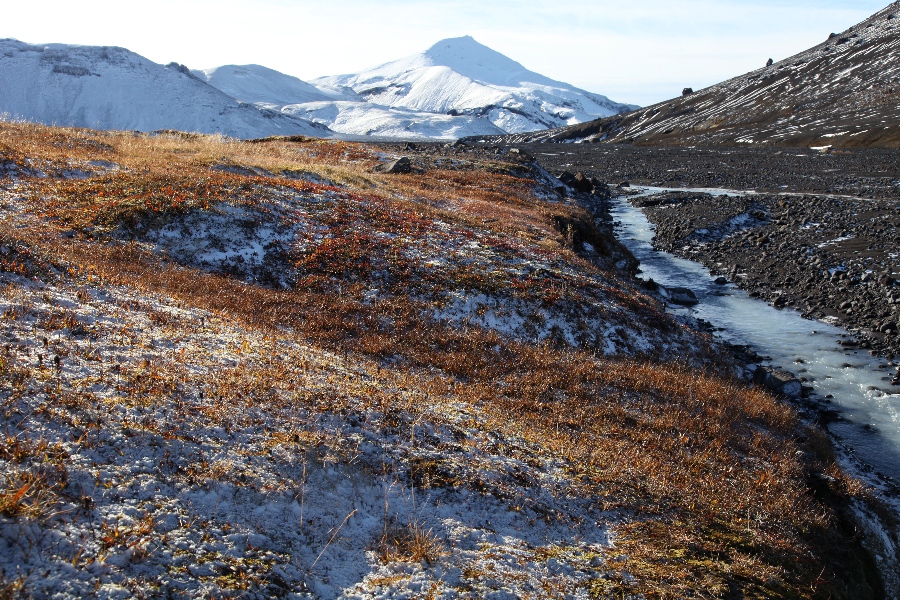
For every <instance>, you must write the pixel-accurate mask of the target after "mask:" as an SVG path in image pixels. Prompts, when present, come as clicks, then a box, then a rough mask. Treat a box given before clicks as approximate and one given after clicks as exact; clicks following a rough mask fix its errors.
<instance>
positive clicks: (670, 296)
mask: <svg viewBox="0 0 900 600" xmlns="http://www.w3.org/2000/svg"><path fill="white" fill-rule="evenodd" d="M659 291H660V294H662V296H663V297H664V298H665V299H666V300H668V301H669V302H671V303H672V304H677V305H679V306H695V305H697V304H700V300H698V299H697V295H696V294H695V293H694V292H693V290H689V289H688V288H685V287H670V288H664V287H660V288H659Z"/></svg>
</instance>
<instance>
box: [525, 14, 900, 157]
mask: <svg viewBox="0 0 900 600" xmlns="http://www.w3.org/2000/svg"><path fill="white" fill-rule="evenodd" d="M823 37H824V36H823ZM510 139H511V140H512V141H514V142H517V143H520V142H525V141H584V142H613V143H615V142H624V143H635V144H643V145H698V146H702V145H711V144H728V145H737V144H767V145H773V144H774V145H785V146H814V147H815V146H835V147H866V146H881V147H898V146H900V4H898V3H896V2H895V3H892V4H891V5H890V6H888V7H887V8H885V9H884V10H882V11H880V12H879V13H877V14H876V15H874V16H872V17H871V18H869V19H867V20H866V21H864V22H862V23H860V24H859V25H856V26H854V27H851V28H850V29H848V30H847V31H844V32H842V33H838V34H831V35H830V36H828V39H827V40H825V41H823V42H822V43H821V44H819V45H818V46H816V47H814V48H811V49H809V50H807V51H805V52H802V53H800V54H797V55H796V56H792V57H790V58H788V59H786V60H783V61H780V62H777V63H773V64H770V65H768V66H765V67H762V68H760V69H758V70H756V71H753V72H751V73H747V74H745V75H741V76H740V77H735V78H734V79H731V80H728V81H725V82H723V83H720V84H718V85H714V86H712V87H709V88H706V89H704V90H700V91H696V92H693V91H690V90H688V89H686V90H685V94H684V95H683V96H682V97H680V98H676V99H673V100H669V101H667V102H662V103H660V104H656V105H654V106H649V107H646V108H642V109H640V110H637V111H634V112H632V113H629V114H627V115H624V116H616V117H612V118H607V119H602V120H598V121H593V122H591V123H585V124H581V125H575V126H572V127H565V128H560V129H556V130H553V131H547V132H541V133H538V134H533V135H527V136H514V137H512V138H510Z"/></svg>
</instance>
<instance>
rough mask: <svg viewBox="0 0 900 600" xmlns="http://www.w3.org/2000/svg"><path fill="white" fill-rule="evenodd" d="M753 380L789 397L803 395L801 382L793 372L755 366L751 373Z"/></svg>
mask: <svg viewBox="0 0 900 600" xmlns="http://www.w3.org/2000/svg"><path fill="white" fill-rule="evenodd" d="M753 382H754V383H756V384H759V385H763V386H765V387H767V388H768V389H769V390H771V391H772V392H774V393H776V394H780V395H782V396H787V397H789V398H799V397H800V396H802V395H803V384H802V383H800V380H798V379H797V378H796V377H795V376H794V374H793V373H789V372H788V371H783V370H781V369H770V368H767V367H757V369H756V372H755V373H754V374H753Z"/></svg>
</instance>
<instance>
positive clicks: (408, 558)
mask: <svg viewBox="0 0 900 600" xmlns="http://www.w3.org/2000/svg"><path fill="white" fill-rule="evenodd" d="M0 144H2V145H0V164H5V165H9V167H8V168H5V171H4V173H5V174H4V175H3V178H2V179H0V219H2V221H3V231H2V232H0V407H2V410H3V412H2V418H3V427H2V429H0V431H2V434H0V474H2V478H0V595H2V596H11V597H16V596H20V597H39V598H40V597H48V598H49V597H53V598H76V597H85V596H91V595H95V596H97V597H101V598H113V597H131V596H135V597H176V598H187V597H206V596H209V597H235V598H236V597H250V598H267V597H295V598H340V597H345V598H428V597H431V598H559V597H568V598H622V597H630V598H639V597H643V598H650V597H699V598H713V597H722V596H723V595H725V594H729V593H741V594H745V595H746V596H755V597H764V596H770V597H771V596H773V595H774V596H776V597H777V596H778V595H779V594H780V595H782V596H791V597H801V598H804V597H814V596H815V595H816V594H818V595H827V594H831V593H832V592H833V591H835V593H838V592H840V593H845V594H849V595H852V594H853V593H855V591H859V590H864V589H866V588H865V586H867V585H869V583H868V582H867V580H866V578H865V572H864V568H863V566H860V565H862V563H861V562H856V563H853V564H851V565H850V566H849V567H848V565H847V563H846V557H847V556H848V553H849V554H850V555H852V556H857V557H858V556H860V555H858V554H853V553H854V552H857V551H859V550H858V544H857V543H856V542H855V541H854V540H852V539H850V538H848V537H847V536H846V534H845V533H843V530H842V529H841V528H840V526H839V525H838V524H839V523H840V522H841V521H840V513H839V512H838V511H837V509H835V506H836V505H837V504H838V500H847V502H849V500H850V499H853V500H854V501H856V502H858V503H859V504H858V505H859V506H866V507H872V506H874V507H876V508H877V506H878V504H877V498H874V496H873V492H872V491H871V490H867V489H865V488H864V487H863V486H861V485H860V484H859V483H858V482H856V481H855V480H853V479H851V478H849V477H848V476H847V475H845V474H844V473H842V472H841V471H840V470H839V469H838V468H837V466H836V465H835V463H834V461H833V459H832V458H829V456H831V455H830V454H829V447H828V444H827V440H825V441H823V439H822V438H821V437H819V436H817V434H816V432H815V431H814V430H808V429H806V428H803V427H801V426H800V425H799V423H798V421H797V418H796V415H795V414H794V413H793V411H792V410H791V409H790V408H788V407H787V406H785V405H784V404H782V403H780V402H778V401H777V400H776V399H774V398H772V397H771V396H769V395H768V394H767V393H765V392H763V391H761V390H759V389H748V388H747V387H746V386H744V385H743V384H741V383H740V382H737V381H735V380H734V379H732V378H731V377H730V376H729V375H728V373H729V371H728V370H729V369H731V368H733V367H734V365H733V364H731V363H730V361H729V360H728V357H727V356H723V355H720V353H719V350H718V349H717V347H716V345H715V343H714V342H713V341H712V340H711V339H709V338H708V337H706V336H704V335H702V334H700V333H698V332H697V331H695V330H694V329H692V326H691V324H690V322H688V321H686V320H685V321H681V322H677V321H675V320H673V319H672V318H671V317H669V316H667V315H666V314H665V312H664V311H663V310H662V306H661V304H660V303H659V302H658V301H656V300H653V299H652V298H649V297H647V296H646V295H644V294H643V293H641V292H640V291H639V290H638V289H637V288H636V287H635V286H634V284H633V282H632V281H631V280H630V279H629V278H628V277H627V276H626V275H625V274H623V273H621V272H619V271H617V269H616V267H615V264H616V262H618V260H619V258H618V257H617V256H616V255H615V253H614V251H613V250H611V248H612V246H607V245H604V244H606V242H604V240H603V239H601V238H599V237H598V236H599V235H600V234H599V233H598V232H596V231H595V230H592V229H591V227H590V224H591V223H592V220H591V218H590V215H589V214H587V212H586V210H585V209H584V208H583V207H581V206H579V205H578V203H577V202H575V200H573V198H571V197H564V196H560V195H558V194H556V191H555V190H553V189H551V188H549V187H548V186H547V185H545V184H544V183H540V182H539V181H536V180H535V177H534V173H535V170H533V169H531V168H530V167H529V166H528V164H527V162H523V161H518V162H514V163H504V162H500V161H498V160H497V159H494V158H491V159H490V160H486V159H480V160H470V159H465V160H462V159H460V157H458V156H454V157H453V159H452V160H445V159H446V158H447V157H446V156H441V157H439V158H436V159H433V160H432V159H421V162H417V163H416V165H415V167H416V168H417V169H418V172H414V173H410V174H408V175H391V174H383V173H376V172H374V170H373V168H374V167H375V165H377V164H378V162H379V161H380V160H382V159H383V158H385V155H383V154H382V153H380V152H378V151H375V150H373V149H371V148H367V147H362V146H356V145H351V144H345V143H340V142H322V141H310V140H297V139H273V140H267V141H264V142H261V143H241V142H235V141H229V140H225V139H222V138H204V137H197V136H183V135H180V134H166V135H158V136H152V137H151V136H147V137H142V136H134V135H131V134H116V133H102V132H99V133H98V132H86V131H75V130H65V129H52V128H44V127H39V126H33V125H21V124H15V125H14V124H4V123H0ZM417 160H419V159H418V158H417ZM100 161H105V162H102V163H101V162H100ZM110 165H115V167H116V168H111V167H110ZM222 165H227V168H222ZM76 170H77V171H78V172H79V175H78V176H73V175H72V173H73V172H75V171H76ZM290 173H293V174H305V175H301V176H299V177H292V176H289V175H288V174H290ZM536 187H537V188H538V189H539V190H540V192H539V193H538V192H535V188H536ZM547 198H552V199H553V201H552V202H551V201H548V200H547ZM563 224H568V226H567V227H562V226H561V225H563ZM575 225H577V226H578V227H579V228H580V229H578V231H580V232H581V233H579V235H583V236H584V240H583V241H584V242H585V243H584V244H576V243H574V242H575V239H574V236H575V233H576V228H575ZM610 244H611V242H610ZM576 248H578V249H577V250H576ZM267 273H268V275H267ZM676 358H677V360H676ZM809 481H817V482H822V483H820V484H817V485H818V487H817V488H816V494H815V495H814V494H813V493H812V492H811V491H810V488H809V484H808V482H809ZM823 497H824V498H825V499H821V498H823ZM867 510H868V509H867ZM886 531H887V535H895V533H894V532H892V531H891V530H886ZM859 552H861V551H859ZM854 565H856V566H854ZM823 574H824V575H823ZM734 590H737V591H736V592H735V591H734ZM848 590H851V592H848ZM845 597H846V595H845Z"/></svg>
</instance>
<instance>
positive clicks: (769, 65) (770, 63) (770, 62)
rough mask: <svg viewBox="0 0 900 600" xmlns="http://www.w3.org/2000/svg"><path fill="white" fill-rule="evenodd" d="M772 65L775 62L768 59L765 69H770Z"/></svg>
mask: <svg viewBox="0 0 900 600" xmlns="http://www.w3.org/2000/svg"><path fill="white" fill-rule="evenodd" d="M774 64H775V61H774V60H772V59H771V58H770V59H769V62H767V63H766V66H767V67H771V66H772V65H774Z"/></svg>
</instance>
